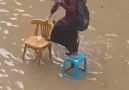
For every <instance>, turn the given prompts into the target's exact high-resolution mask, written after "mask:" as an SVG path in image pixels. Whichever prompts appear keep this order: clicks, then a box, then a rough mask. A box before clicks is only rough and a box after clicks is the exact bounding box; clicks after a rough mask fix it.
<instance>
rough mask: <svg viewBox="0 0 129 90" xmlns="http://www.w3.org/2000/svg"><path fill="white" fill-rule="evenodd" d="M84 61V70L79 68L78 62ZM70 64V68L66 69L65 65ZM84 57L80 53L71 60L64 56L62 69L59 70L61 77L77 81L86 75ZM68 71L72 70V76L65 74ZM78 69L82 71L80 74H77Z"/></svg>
mask: <svg viewBox="0 0 129 90" xmlns="http://www.w3.org/2000/svg"><path fill="white" fill-rule="evenodd" d="M82 61H84V68H79V65H80V62H82ZM67 63H71V66H70V67H69V68H67V69H66V64H67ZM86 66H87V65H86V57H85V56H84V55H83V54H82V53H80V52H79V53H78V56H77V57H76V58H72V57H69V56H66V57H65V58H64V63H63V67H62V68H61V74H62V76H63V77H67V78H70V79H79V78H80V77H82V76H84V75H86V74H87V67H86ZM70 69H73V73H72V75H68V74H66V72H67V71H68V70H70ZM79 69H80V70H81V71H82V73H81V74H79Z"/></svg>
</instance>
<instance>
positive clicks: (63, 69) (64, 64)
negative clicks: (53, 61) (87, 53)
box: [61, 61, 66, 76]
mask: <svg viewBox="0 0 129 90" xmlns="http://www.w3.org/2000/svg"><path fill="white" fill-rule="evenodd" d="M65 69H66V62H65V61H64V63H63V67H62V68H61V74H62V76H64V74H65Z"/></svg>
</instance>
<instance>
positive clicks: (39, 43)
mask: <svg viewBox="0 0 129 90" xmlns="http://www.w3.org/2000/svg"><path fill="white" fill-rule="evenodd" d="M25 44H27V45H29V46H31V47H34V48H42V47H45V46H46V45H48V41H46V40H45V39H44V38H43V37H42V36H31V37H30V38H28V39H27V40H25Z"/></svg>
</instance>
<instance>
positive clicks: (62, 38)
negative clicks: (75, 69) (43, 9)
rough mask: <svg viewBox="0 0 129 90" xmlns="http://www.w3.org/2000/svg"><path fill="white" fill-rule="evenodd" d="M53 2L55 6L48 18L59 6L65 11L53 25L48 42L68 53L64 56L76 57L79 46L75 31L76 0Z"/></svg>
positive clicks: (56, 0)
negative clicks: (55, 44)
mask: <svg viewBox="0 0 129 90" xmlns="http://www.w3.org/2000/svg"><path fill="white" fill-rule="evenodd" d="M54 1H55V4H54V5H53V6H52V8H51V11H50V12H51V15H50V17H51V16H52V15H53V14H54V13H55V12H56V11H57V9H58V7H60V6H61V7H63V8H64V9H65V16H64V17H63V18H61V19H60V20H58V21H57V22H56V23H55V25H54V27H53V30H52V32H51V35H50V41H52V42H55V43H58V44H60V45H62V46H64V47H65V48H66V49H67V50H68V51H69V53H65V54H66V55H68V56H71V57H76V56H77V52H78V46H79V42H78V31H77V30H76V18H77V0H63V1H59V0H54ZM85 1H86V0H85ZM50 17H49V18H50Z"/></svg>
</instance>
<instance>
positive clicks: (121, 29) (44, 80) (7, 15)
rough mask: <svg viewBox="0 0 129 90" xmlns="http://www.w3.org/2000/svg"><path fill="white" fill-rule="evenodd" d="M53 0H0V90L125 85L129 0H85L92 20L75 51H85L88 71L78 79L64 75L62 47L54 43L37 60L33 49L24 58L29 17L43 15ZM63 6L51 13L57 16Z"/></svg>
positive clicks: (124, 89) (100, 89) (105, 89)
mask: <svg viewBox="0 0 129 90" xmlns="http://www.w3.org/2000/svg"><path fill="white" fill-rule="evenodd" d="M52 4H53V3H52V1H51V0H0V42H1V43H0V90H129V85H128V83H129V35H128V34H129V31H128V30H129V25H128V24H129V5H128V4H129V1H128V0H88V3H87V5H88V7H89V11H90V18H91V20H90V25H89V27H88V29H87V30H86V31H84V32H80V33H79V37H80V40H81V42H80V47H79V51H80V52H82V53H84V54H85V55H86V56H87V64H88V74H87V75H86V76H85V77H83V78H81V79H80V80H70V79H66V78H62V77H61V75H60V74H59V73H60V69H61V63H62V62H63V60H62V59H63V58H64V53H65V52H66V49H65V48H63V47H61V46H60V45H57V44H53V52H52V54H53V58H52V61H50V60H49V59H48V50H47V49H46V50H45V51H44V53H43V55H42V61H41V65H35V64H34V63H33V59H34V58H35V57H34V52H33V51H32V50H31V49H30V50H28V51H27V54H26V56H25V60H23V59H22V52H23V48H24V40H25V39H27V38H28V37H30V36H31V35H32V34H33V31H34V26H33V25H31V24H30V22H31V20H32V19H45V18H46V17H47V15H49V12H50V8H51V6H52ZM63 15H64V11H63V9H62V8H60V9H59V10H58V12H57V13H55V14H54V15H53V18H52V20H53V19H56V20H58V19H59V18H60V17H62V16H63Z"/></svg>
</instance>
